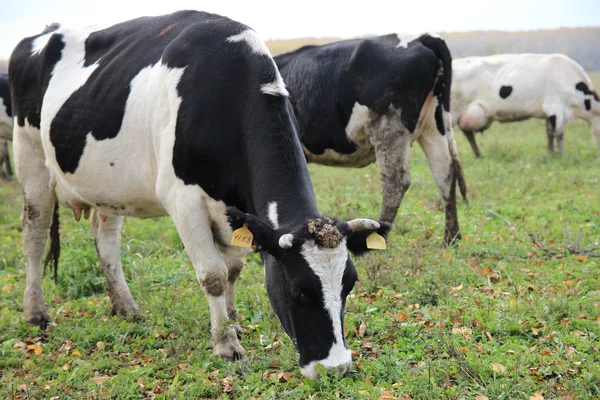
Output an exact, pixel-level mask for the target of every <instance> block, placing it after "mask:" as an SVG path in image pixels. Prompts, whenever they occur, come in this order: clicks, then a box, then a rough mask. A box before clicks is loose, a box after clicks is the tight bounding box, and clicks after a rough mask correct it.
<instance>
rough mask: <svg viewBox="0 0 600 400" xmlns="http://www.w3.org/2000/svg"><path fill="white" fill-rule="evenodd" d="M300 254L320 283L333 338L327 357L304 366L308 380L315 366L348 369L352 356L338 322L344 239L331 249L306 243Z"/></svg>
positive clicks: (340, 304)
mask: <svg viewBox="0 0 600 400" xmlns="http://www.w3.org/2000/svg"><path fill="white" fill-rule="evenodd" d="M300 254H302V256H303V257H304V259H305V260H306V262H307V263H308V266H309V267H310V269H312V271H313V272H314V273H315V275H316V276H317V277H318V278H319V280H320V281H321V287H322V290H323V303H324V304H325V309H326V310H327V312H328V313H329V318H330V319H331V323H332V326H333V335H334V338H335V343H334V344H333V346H332V347H331V349H330V350H329V354H328V356H327V357H326V358H325V359H323V360H316V361H314V362H312V363H311V364H309V365H307V366H305V367H303V368H302V373H303V374H305V376H307V377H310V375H311V371H313V370H314V366H315V365H316V364H322V365H323V366H325V367H328V368H330V367H340V368H342V367H343V366H346V369H347V366H349V365H350V362H351V361H352V355H351V352H350V350H348V349H347V348H346V346H345V345H344V336H343V327H342V321H341V316H342V279H343V277H344V271H345V270H346V261H347V259H348V250H347V248H346V239H343V240H342V241H341V243H340V245H339V246H337V247H336V248H334V249H328V248H321V247H319V246H317V245H316V244H315V243H314V242H313V241H306V242H305V243H304V244H302V250H301V251H300ZM343 372H345V371H343ZM315 373H316V372H315ZM306 374H308V375H306Z"/></svg>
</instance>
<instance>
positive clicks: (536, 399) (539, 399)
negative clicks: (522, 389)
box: [529, 392, 544, 400]
mask: <svg viewBox="0 0 600 400" xmlns="http://www.w3.org/2000/svg"><path fill="white" fill-rule="evenodd" d="M529 400H544V396H542V394H541V393H540V392H537V393H534V394H533V396H529Z"/></svg>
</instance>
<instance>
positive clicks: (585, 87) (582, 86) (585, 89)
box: [575, 82, 594, 95]
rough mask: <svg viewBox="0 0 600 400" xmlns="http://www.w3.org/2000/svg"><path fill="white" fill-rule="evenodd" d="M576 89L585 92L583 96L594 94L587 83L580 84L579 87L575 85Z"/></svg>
mask: <svg viewBox="0 0 600 400" xmlns="http://www.w3.org/2000/svg"><path fill="white" fill-rule="evenodd" d="M575 89H577V90H579V91H580V92H583V94H586V95H593V94H594V92H593V91H591V90H590V88H589V87H588V85H587V83H585V82H579V83H578V84H577V85H575Z"/></svg>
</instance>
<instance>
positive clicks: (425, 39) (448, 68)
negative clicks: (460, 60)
mask: <svg viewBox="0 0 600 400" xmlns="http://www.w3.org/2000/svg"><path fill="white" fill-rule="evenodd" d="M421 42H422V43H423V45H424V46H425V47H427V48H429V49H430V50H431V51H432V52H433V53H434V54H435V55H436V56H437V58H438V60H439V61H440V64H441V74H440V75H438V78H437V80H436V82H435V86H434V90H433V91H434V94H435V95H436V96H437V98H438V101H439V103H441V104H442V107H443V108H444V111H445V113H444V118H443V120H444V129H445V131H446V138H447V139H448V147H449V149H450V156H451V157H452V170H453V172H454V177H455V179H456V181H457V183H458V188H459V190H460V194H461V196H462V198H463V200H464V201H465V202H466V203H468V202H469V201H468V200H467V184H466V183H465V175H464V173H463V169H462V165H461V163H460V158H459V157H458V150H457V149H456V142H455V141H454V132H453V131H452V114H451V113H450V97H451V88H452V55H451V54H450V49H448V46H447V45H446V42H445V41H444V39H442V38H440V37H436V36H430V35H423V36H422V37H421Z"/></svg>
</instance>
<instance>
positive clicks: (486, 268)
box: [481, 267, 492, 276]
mask: <svg viewBox="0 0 600 400" xmlns="http://www.w3.org/2000/svg"><path fill="white" fill-rule="evenodd" d="M491 271H492V270H491V269H489V268H488V267H485V268H484V269H483V271H481V274H482V275H483V276H486V275H489V274H490V272H491Z"/></svg>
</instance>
